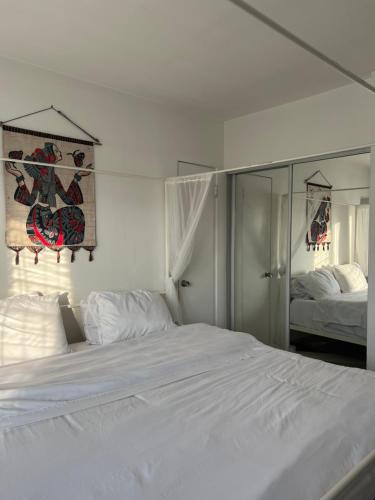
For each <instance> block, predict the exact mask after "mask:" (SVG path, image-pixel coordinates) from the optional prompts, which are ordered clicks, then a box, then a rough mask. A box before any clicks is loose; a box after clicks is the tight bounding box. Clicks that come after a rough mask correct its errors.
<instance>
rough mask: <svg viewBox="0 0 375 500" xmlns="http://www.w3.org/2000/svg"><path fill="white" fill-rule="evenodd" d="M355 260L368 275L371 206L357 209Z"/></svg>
mask: <svg viewBox="0 0 375 500" xmlns="http://www.w3.org/2000/svg"><path fill="white" fill-rule="evenodd" d="M355 233H356V234H355V259H356V261H357V262H358V264H359V265H360V266H361V268H362V271H363V272H364V274H365V276H367V275H368V244H369V240H368V234H369V205H359V206H358V207H357V218H356V232H355Z"/></svg>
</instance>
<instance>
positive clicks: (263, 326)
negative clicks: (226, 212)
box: [232, 173, 272, 344]
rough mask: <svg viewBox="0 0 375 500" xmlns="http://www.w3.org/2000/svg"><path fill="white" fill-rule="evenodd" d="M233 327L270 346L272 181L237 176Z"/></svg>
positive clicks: (247, 175) (258, 176) (264, 177)
mask: <svg viewBox="0 0 375 500" xmlns="http://www.w3.org/2000/svg"><path fill="white" fill-rule="evenodd" d="M234 194H235V211H234V215H235V216H234V221H235V222H234V249H233V267H234V269H233V279H234V282H233V293H234V297H233V299H234V301H233V309H232V315H233V327H234V329H235V330H238V331H243V332H248V333H251V334H252V335H254V336H255V337H256V338H257V339H259V340H260V341H261V342H264V343H266V344H269V343H270V311H271V308H270V290H271V288H270V281H271V280H270V277H271V275H270V272H271V217H272V179H271V178H269V177H266V176H262V175H255V174H248V173H246V174H239V175H236V176H235V193H234Z"/></svg>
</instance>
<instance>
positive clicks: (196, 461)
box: [0, 324, 375, 500]
mask: <svg viewBox="0 0 375 500" xmlns="http://www.w3.org/2000/svg"><path fill="white" fill-rule="evenodd" d="M0 389H1V390H0V440H1V447H0V484H1V497H2V498H4V499H5V498H6V499H7V500H21V499H27V500H47V499H48V500H60V499H61V500H66V499H69V500H78V499H79V500H83V499H84V500H86V499H106V500H112V499H116V500H118V499H120V498H124V499H129V500H141V499H142V500H149V499H163V500H177V499H178V500H192V499H194V500H200V499H202V500H203V499H204V500H211V499H215V500H221V499H223V500H228V499H233V500H245V499H246V500H273V499H275V500H284V499H285V500H286V499H287V500H302V499H303V500H317V499H318V498H324V500H328V499H332V498H337V499H338V498H340V499H345V500H349V499H353V500H354V499H358V498H361V500H366V499H368V500H373V498H374V497H375V484H374V483H375V482H374V480H373V478H374V477H375V476H374V474H375V466H374V460H373V458H374V457H373V454H374V450H375V425H374V423H375V374H374V373H373V372H370V371H364V370H359V369H353V368H352V369H348V368H344V367H339V366H335V365H330V364H328V363H324V362H321V361H317V360H314V359H308V358H304V357H302V356H300V355H298V354H294V353H290V352H285V351H280V350H277V349H275V348H271V347H268V346H265V345H264V344H262V343H260V342H259V341H257V340H256V339H255V338H254V337H252V336H251V335H249V334H245V333H235V332H232V331H229V330H223V329H219V328H216V327H212V326H208V325H204V324H195V325H186V326H181V327H173V328H170V329H169V330H167V331H164V332H155V333H153V334H150V335H148V336H146V337H140V338H138V339H134V340H129V341H126V342H118V343H114V344H110V345H106V346H95V347H90V348H84V349H81V350H78V351H77V352H74V353H70V354H65V355H59V356H56V357H53V358H45V359H39V360H34V361H27V362H25V363H22V364H16V365H9V366H4V367H2V368H1V383H0ZM352 476H353V477H352Z"/></svg>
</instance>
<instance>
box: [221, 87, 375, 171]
mask: <svg viewBox="0 0 375 500" xmlns="http://www.w3.org/2000/svg"><path fill="white" fill-rule="evenodd" d="M374 141H375V96H374V95H373V94H371V93H370V92H368V91H366V90H365V89H362V88H361V87H359V86H356V85H348V86H346V87H342V88H340V89H336V90H332V91H330V92H326V93H324V94H319V95H317V96H313V97H310V98H308V99H302V100H300V101H295V102H292V103H289V104H285V105H283V106H278V107H275V108H271V109H268V110H266V111H261V112H259V113H254V114H250V115H246V116H243V117H240V118H235V119H233V120H229V121H227V122H225V124H224V164H225V167H226V168H229V167H237V166H241V165H250V164H254V163H263V162H264V163H266V162H270V161H277V160H283V159H288V158H295V157H304V156H308V155H314V154H319V153H325V152H327V151H335V150H340V149H346V148H351V147H357V146H361V145H366V144H371V143H373V142H374Z"/></svg>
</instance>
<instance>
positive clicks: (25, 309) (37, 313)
mask: <svg viewBox="0 0 375 500" xmlns="http://www.w3.org/2000/svg"><path fill="white" fill-rule="evenodd" d="M58 300H59V294H52V295H44V296H42V295H39V294H30V295H18V296H16V297H9V298H7V299H3V300H0V366H1V365H8V364H12V363H20V362H22V361H28V360H31V359H36V358H43V357H45V356H54V355H57V354H66V353H68V352H70V350H69V346H68V342H67V340H66V335H65V329H64V325H63V322H62V318H61V312H60V306H59V302H58Z"/></svg>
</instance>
